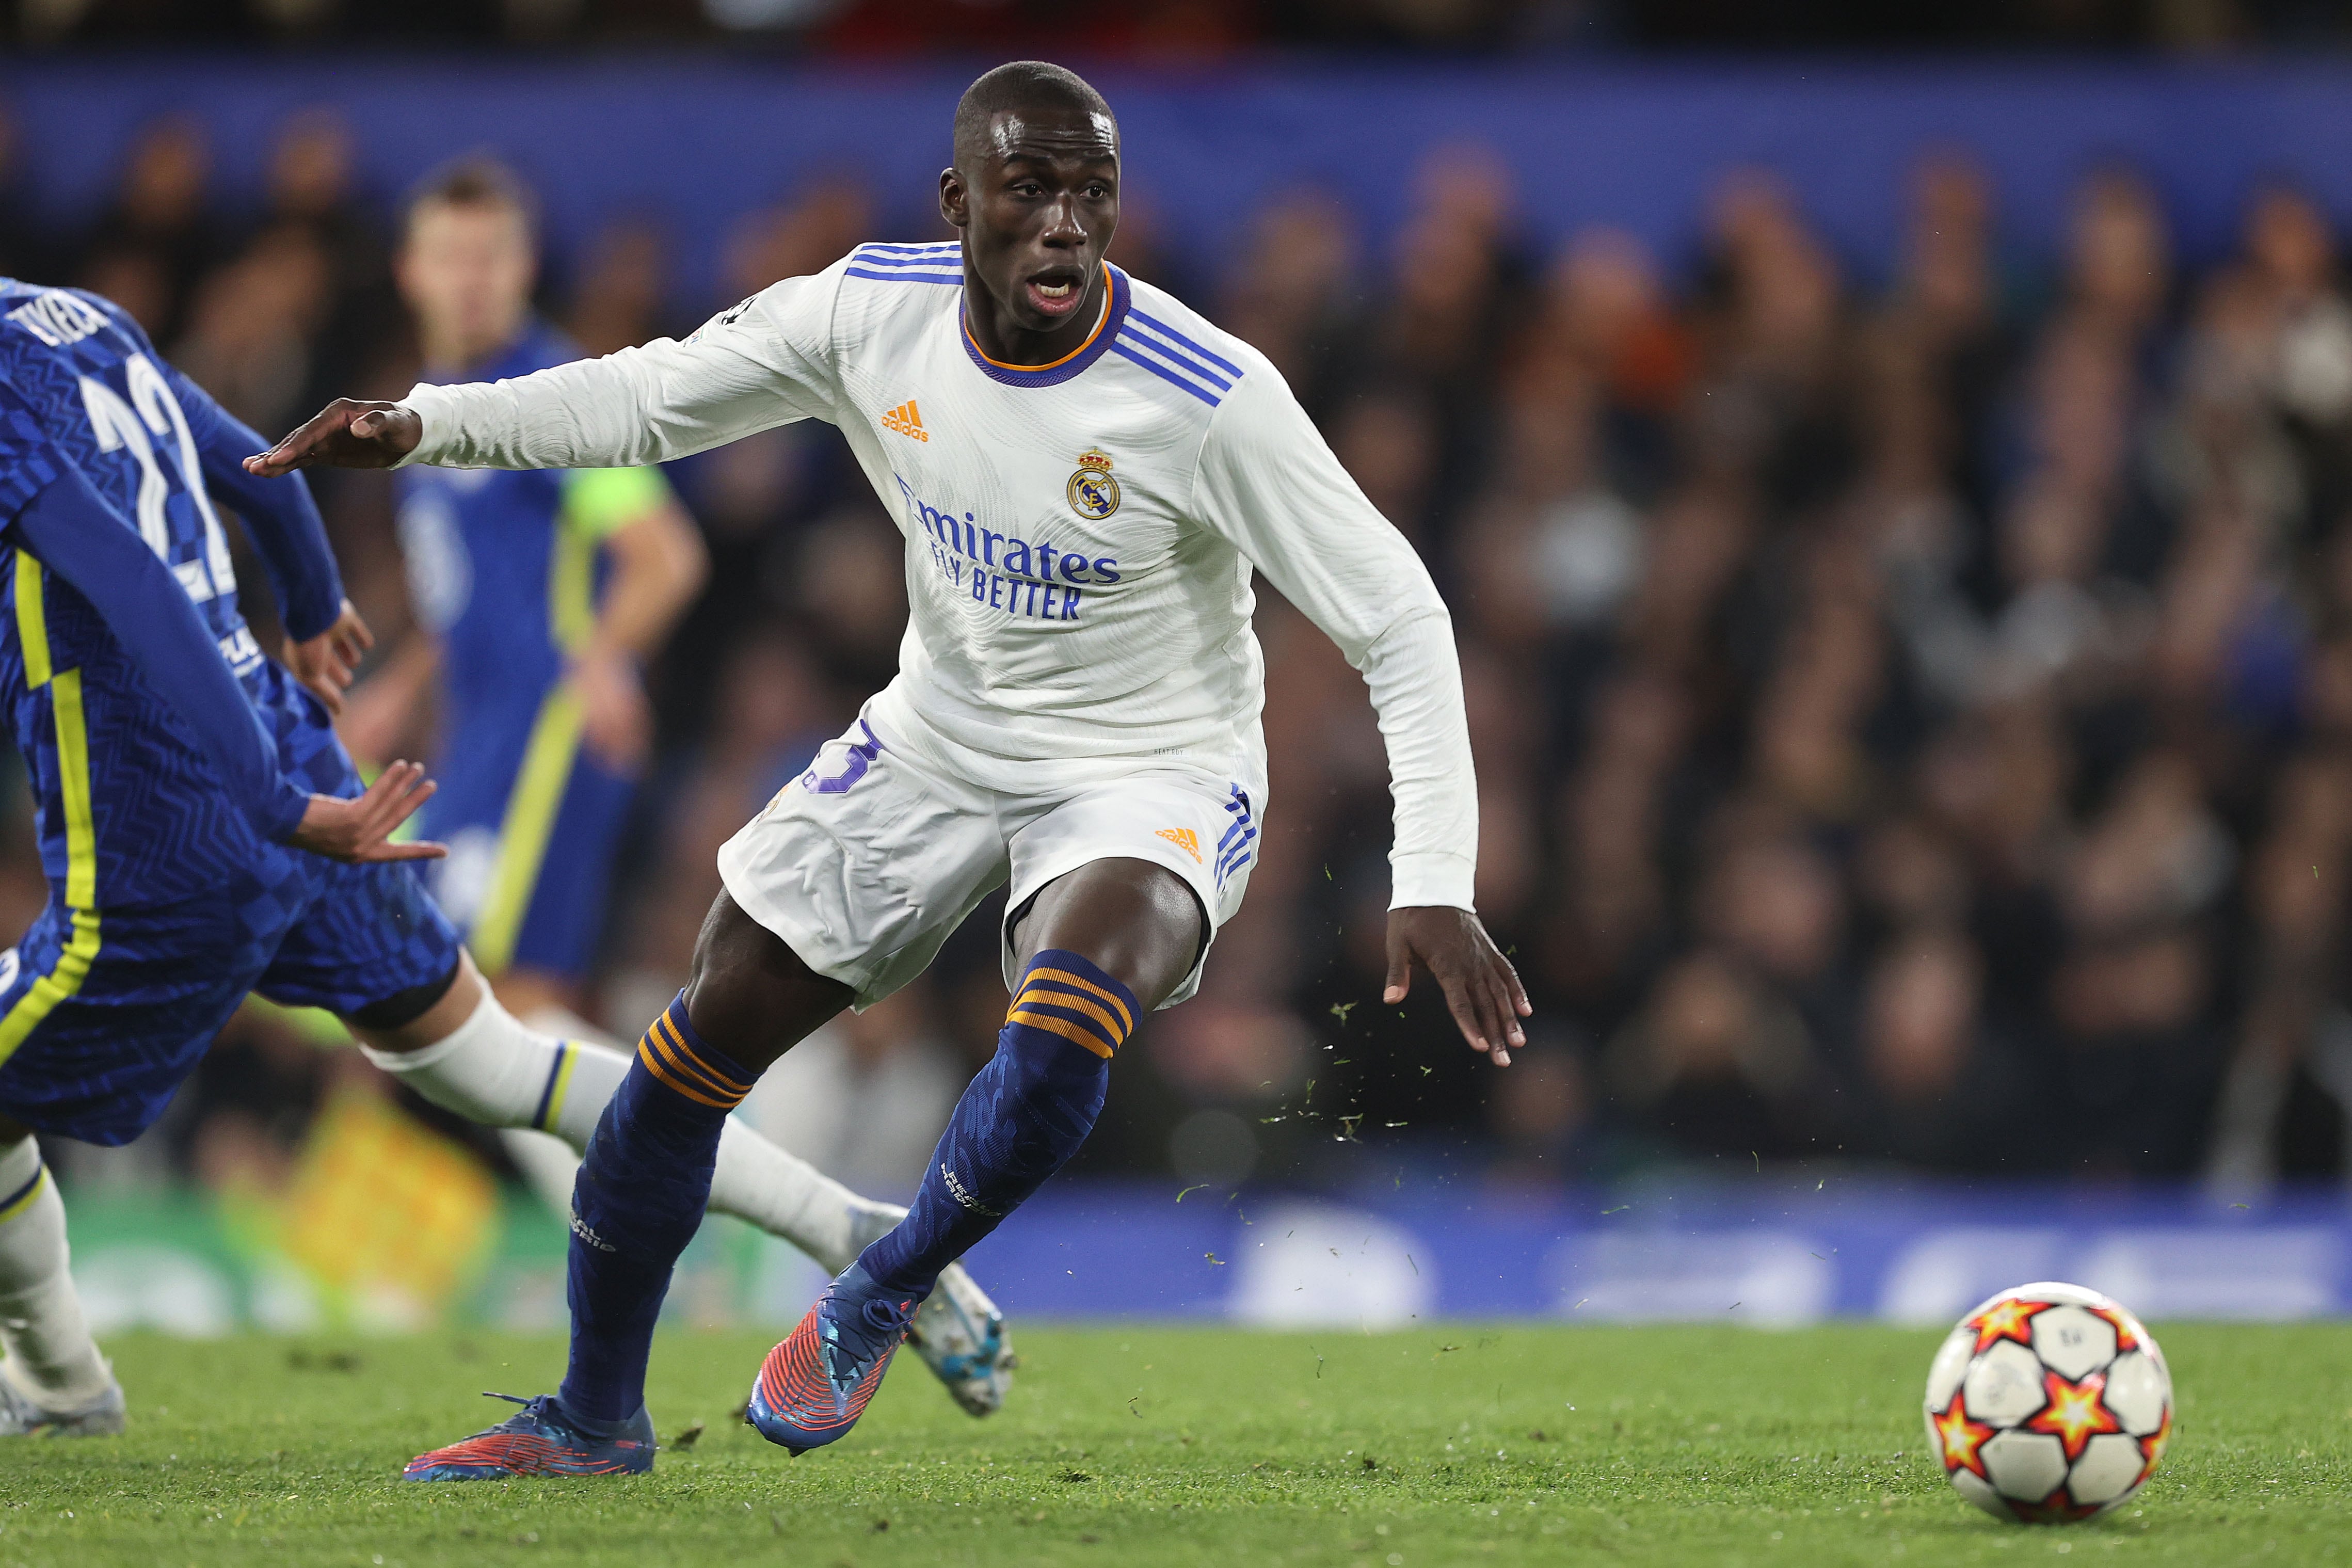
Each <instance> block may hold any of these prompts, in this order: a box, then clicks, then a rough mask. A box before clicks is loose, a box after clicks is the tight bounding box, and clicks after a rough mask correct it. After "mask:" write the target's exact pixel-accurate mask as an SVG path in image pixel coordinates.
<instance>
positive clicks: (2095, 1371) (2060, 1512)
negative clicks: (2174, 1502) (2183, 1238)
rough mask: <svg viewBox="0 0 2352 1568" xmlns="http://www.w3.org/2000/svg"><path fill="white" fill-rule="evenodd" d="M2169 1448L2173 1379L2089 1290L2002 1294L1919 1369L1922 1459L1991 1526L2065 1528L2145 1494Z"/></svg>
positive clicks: (2025, 1288)
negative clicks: (1923, 1381)
mask: <svg viewBox="0 0 2352 1568" xmlns="http://www.w3.org/2000/svg"><path fill="white" fill-rule="evenodd" d="M2171 1436H2172V1373H2171V1371H2170V1370H2169V1369H2168V1368H2167V1367H2166V1365H2165V1364H2164V1352H2162V1351H2160V1350H2158V1348H2157V1345H2156V1341H2155V1340H2154V1339H2152V1338H2150V1337H2149V1335H2148V1331H2147V1330H2146V1329H2144V1328H2142V1327H2141V1326H2140V1322H2139V1320H2138V1319H2137V1318H2135V1317H2133V1316H2132V1315H2131V1313H2129V1312H2128V1311H2126V1310H2124V1309H2123V1308H2122V1307H2121V1306H2119V1305H2117V1304H2116V1302H2113V1301H2110V1300H2107V1298H2105V1296H2102V1295H2100V1294H2099V1293H2098V1292H2097V1291H2096V1290H2086V1289H2084V1288H2083V1287H2082V1286H2080V1285H2060V1284H2055V1283H2043V1284H2040V1285H2021V1286H2019V1287H2018V1288H2017V1289H2014V1290H2004V1291H2002V1292H2001V1293H2000V1295H1998V1296H1995V1297H1994V1298H1992V1299H1991V1300H1989V1301H1987V1302H1985V1303H1984V1304H1983V1305H1982V1306H1980V1307H1979V1308H1978V1309H1977V1310H1975V1311H1973V1312H1970V1313H1969V1315H1968V1316H1967V1317H1965V1318H1962V1319H1961V1320H1960V1321H1959V1326H1958V1328H1955V1329H1954V1330H1953V1331H1952V1332H1951V1335H1950V1337H1949V1338H1948V1339H1946V1340H1945V1341H1944V1345H1943V1348H1942V1349H1941V1350H1939V1351H1937V1352H1936V1360H1935V1363H1934V1364H1932V1365H1931V1366H1929V1367H1928V1368H1927V1452H1928V1453H1930V1454H1931V1455H1933V1456H1935V1458H1937V1460H1938V1461H1939V1462H1940V1463H1941V1464H1942V1465H1943V1467H1944V1473H1945V1474H1946V1475H1948V1476H1949V1477H1950V1478H1951V1480H1952V1485H1953V1486H1954V1487H1955V1488H1957V1489H1958V1491H1959V1494H1960V1495H1961V1496H1962V1497H1964V1498H1966V1499H1968V1500H1969V1501H1970V1502H1972V1503H1974V1504H1976V1505H1977V1506H1978V1507H1979V1508H1980V1509H1982V1510H1985V1511H1986V1512H1987V1513H1989V1514H1991V1515H1992V1516H1993V1517H1994V1518H1996V1519H2014V1520H2022V1521H2025V1522H2026V1523H2029V1524H2071V1523H2073V1522H2074V1521H2077V1520H2084V1519H2089V1518H2091V1517H2092V1516H2094V1515H2095V1514H2101V1513H2105V1511H2106V1510H2109V1509H2111V1508H2113V1507H2115V1506H2116V1504H2117V1503H2120V1502H2122V1501H2123V1500H2125V1499H2126V1498H2128V1497H2130V1496H2131V1495H2132V1494H2133V1493H2134V1492H2136V1491H2137V1490H2139V1489H2140V1488H2141V1487H2142V1486H2143V1485H2145V1484H2146V1483H2147V1478H2148V1477H2149V1476H2150V1475H2152V1474H2154V1473H2155V1470H2156V1466H2157V1461H2158V1460H2159V1459H2161V1458H2163V1457H2164V1445H2165V1443H2166V1442H2167V1440H2168V1439H2169V1438H2170V1437H2171Z"/></svg>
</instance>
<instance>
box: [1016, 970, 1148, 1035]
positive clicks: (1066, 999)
mask: <svg viewBox="0 0 2352 1568" xmlns="http://www.w3.org/2000/svg"><path fill="white" fill-rule="evenodd" d="M1039 1005H1042V1006H1047V1007H1066V1008H1068V1009H1069V1010H1070V1011H1071V1012H1073V1013H1084V1014H1085V1015H1086V1016H1087V1017H1089V1018H1092V1019H1094V1020H1095V1021H1096V1022H1097V1023H1098V1024H1100V1025H1101V1026H1103V1028H1104V1029H1105V1030H1107V1031H1108V1033H1109V1035H1110V1043H1111V1046H1112V1047H1113V1048H1114V1049H1116V1048H1117V1047H1119V1046H1121V1045H1124V1044H1126V1042H1127V1031H1126V1030H1124V1029H1122V1028H1120V1027H1119V1026H1118V1019H1117V1018H1114V1017H1112V1016H1110V1015H1109V1014H1108V1013H1106V1012H1104V1011H1103V1010H1102V1009H1101V1008H1099V1007H1097V1006H1096V1005H1094V1004H1093V1003H1091V1002H1089V1001H1087V999H1086V998H1085V997H1083V996H1073V995H1070V994H1068V993H1067V992H1063V991H1053V990H1049V989H1047V988H1046V987H1045V986H1043V985H1035V984H1031V985H1026V986H1024V987H1023V988H1022V991H1021V994H1020V995H1018V996H1015V997H1014V998H1013V1012H1018V1011H1019V1010H1020V1009H1021V1008H1023V1007H1024V1006H1039ZM1005 1016H1007V1017H1010V1016H1012V1013H1007V1014H1006V1015H1005Z"/></svg>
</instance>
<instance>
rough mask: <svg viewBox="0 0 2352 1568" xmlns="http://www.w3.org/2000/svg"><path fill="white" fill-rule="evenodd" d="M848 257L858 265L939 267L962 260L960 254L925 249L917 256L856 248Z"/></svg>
mask: <svg viewBox="0 0 2352 1568" xmlns="http://www.w3.org/2000/svg"><path fill="white" fill-rule="evenodd" d="M849 259H850V260H852V261H854V262H856V263H857V265H859V266H860V267H941V266H945V265H946V264H947V263H948V262H949V261H950V260H952V261H954V262H955V263H956V264H957V265H958V266H961V265H962V261H963V258H962V257H961V255H959V254H956V253H953V252H950V251H945V250H932V251H926V252H924V253H923V254H921V255H919V256H879V255H875V254H872V253H871V252H870V250H867V249H858V250H853V251H851V252H850V253H849Z"/></svg>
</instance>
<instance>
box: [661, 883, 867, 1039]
mask: <svg viewBox="0 0 2352 1568" xmlns="http://www.w3.org/2000/svg"><path fill="white" fill-rule="evenodd" d="M686 996H687V1010H688V1014H689V1016H691V1017H692V1018H693V1021H694V1026H695V1028H696V1029H697V1030H698V1032H700V1033H701V1035H702V1036H703V1037H704V1038H706V1039H708V1040H709V1042H710V1043H711V1044H712V1045H714V1046H716V1047H718V1048H719V1049H720V1050H722V1051H725V1052H726V1053H727V1054H728V1055H729V1056H730V1057H731V1058H734V1059H735V1061H736V1062H738V1063H739V1064H740V1065H741V1066H743V1067H745V1068H750V1069H751V1070H752V1071H754V1072H758V1071H761V1070H763V1069H764V1068H766V1067H767V1066H768V1064H769V1063H771V1062H772V1061H774V1060H775V1059H776V1058H778V1057H780V1056H782V1055H783V1054H784V1052H786V1051H787V1050H790V1049H791V1048H792V1047H793V1046H795V1045H797V1044H799V1043H800V1041H801V1040H802V1039H803V1038H804V1037H806V1036H808V1035H809V1034H810V1033H812V1032H813V1031H814V1030H815V1029H816V1028H817V1026H819V1025H821V1024H823V1023H824V1021H825V1020H826V1019H828V1018H831V1017H832V1016H834V1015H835V1014H836V1013H839V1012H840V1011H841V1010H842V1009H843V1008H844V1007H846V1006H848V1005H849V1003H850V1000H851V992H850V989H849V987H848V986H846V985H844V984H841V982H839V981H837V980H831V979H827V978H826V977H825V976H824V975H822V974H819V973H816V972H815V971H814V970H813V969H811V968H810V967H809V966H808V964H807V963H806V962H805V961H804V960H803V958H802V957H801V955H800V954H799V953H797V952H793V950H792V948H791V947H790V946H789V945H788V944H787V943H786V942H784V940H783V938H782V937H780V936H778V935H777V934H776V933H775V932H773V931H770V930H769V929H768V928H767V927H765V926H763V925H761V923H760V922H759V921H755V920H753V919H752V918H751V916H750V915H748V914H745V913H744V912H743V910H742V909H741V908H740V906H739V905H738V904H737V903H736V902H735V900H733V899H731V898H730V897H728V896H727V894H726V893H725V892H723V891H722V892H721V893H720V894H719V897H718V899H717V900H715V901H713V902H712V904H711V906H710V913H709V915H707V916H705V917H704V919H703V921H702V931H701V934H700V935H699V936H698V937H697V938H696V940H695V944H694V967H693V970H692V973H691V974H690V976H689V978H688V981H687V987H686Z"/></svg>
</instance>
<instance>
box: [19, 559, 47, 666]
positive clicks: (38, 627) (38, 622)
mask: <svg viewBox="0 0 2352 1568" xmlns="http://www.w3.org/2000/svg"><path fill="white" fill-rule="evenodd" d="M16 640H17V641H18V642H19V643H21V644H22V645H23V646H24V649H25V686H26V689H27V690H30V689H32V688H34V687H36V686H46V685H47V684H48V680H49V614H48V609H47V606H46V605H43V604H42V602H41V563H39V562H37V561H36V560H34V559H33V557H32V555H31V553H30V552H26V551H23V550H19V551H18V552H16Z"/></svg>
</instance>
